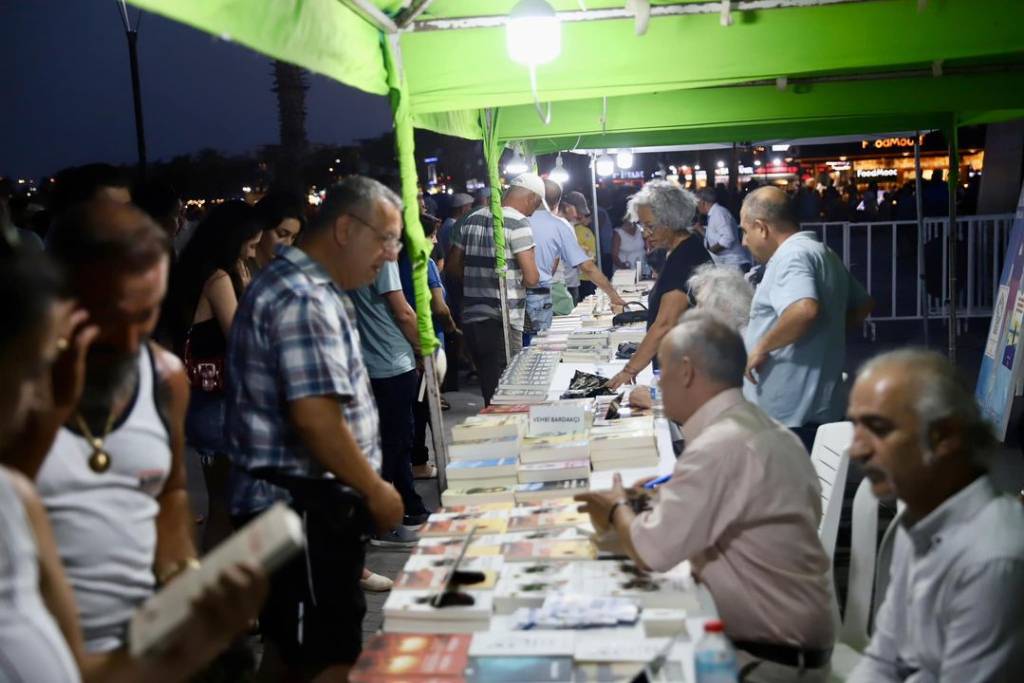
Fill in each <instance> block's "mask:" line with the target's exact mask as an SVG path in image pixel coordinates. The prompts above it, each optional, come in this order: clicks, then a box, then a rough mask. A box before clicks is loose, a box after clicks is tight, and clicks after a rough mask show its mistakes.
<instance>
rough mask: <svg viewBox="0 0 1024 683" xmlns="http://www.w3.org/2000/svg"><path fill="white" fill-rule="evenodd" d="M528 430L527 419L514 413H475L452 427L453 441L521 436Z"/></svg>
mask: <svg viewBox="0 0 1024 683" xmlns="http://www.w3.org/2000/svg"><path fill="white" fill-rule="evenodd" d="M525 430H526V421H525V419H524V418H523V416H522V415H520V414H516V413H512V414H505V415H494V414H489V415H473V416H471V417H467V418H466V419H465V420H463V421H462V423H461V424H457V425H455V426H454V427H452V441H453V442H455V443H459V442H462V441H479V440H481V439H495V438H502V437H507V436H521V435H522V434H523V433H524V432H525Z"/></svg>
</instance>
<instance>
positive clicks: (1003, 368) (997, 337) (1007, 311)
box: [974, 187, 1024, 441]
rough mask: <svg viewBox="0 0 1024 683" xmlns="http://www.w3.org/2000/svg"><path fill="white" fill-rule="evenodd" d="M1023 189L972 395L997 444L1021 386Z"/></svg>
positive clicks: (1023, 342)
mask: <svg viewBox="0 0 1024 683" xmlns="http://www.w3.org/2000/svg"><path fill="white" fill-rule="evenodd" d="M1022 278H1024V187H1021V193H1020V198H1019V199H1018V200H1017V214H1016V216H1014V220H1013V227H1012V228H1011V229H1010V241H1009V244H1008V245H1007V247H1006V256H1005V258H1004V260H1003V272H1002V275H1001V276H1000V278H999V289H998V290H997V291H996V301H995V306H994V307H993V309H992V322H991V323H990V326H989V330H988V340H987V342H986V344H985V355H984V356H982V358H981V371H980V372H979V373H978V386H977V388H976V389H975V391H974V395H975V397H976V398H977V399H978V403H979V404H980V405H981V410H982V413H983V414H984V415H985V417H986V418H987V419H988V420H989V421H990V422H991V423H992V425H993V427H994V428H995V433H996V436H997V437H998V438H999V440H1000V441H1002V440H1004V439H1005V438H1006V427H1007V423H1008V422H1009V420H1010V408H1011V407H1012V406H1013V397H1014V394H1015V393H1016V391H1015V389H1016V387H1018V386H1019V385H1020V383H1021V374H1022V371H1024V364H1022V363H1021V362H1020V361H1021V359H1020V356H1021V354H1022V353H1024V334H1022V332H1024V330H1022V329H1021V327H1022V325H1024V283H1022V281H1021V280H1022Z"/></svg>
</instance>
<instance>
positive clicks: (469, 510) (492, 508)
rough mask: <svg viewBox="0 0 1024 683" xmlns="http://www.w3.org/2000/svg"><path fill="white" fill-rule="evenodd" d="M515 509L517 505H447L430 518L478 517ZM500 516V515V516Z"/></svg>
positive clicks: (506, 503) (507, 503)
mask: <svg viewBox="0 0 1024 683" xmlns="http://www.w3.org/2000/svg"><path fill="white" fill-rule="evenodd" d="M514 507H515V503H509V502H504V503H481V504H480V505H446V506H445V507H443V508H440V509H438V510H437V511H435V512H434V514H432V515H431V516H430V518H431V519H435V516H434V515H439V516H438V517H436V519H447V517H440V515H449V514H453V515H454V514H457V515H478V514H483V513H487V512H501V511H503V510H511V509H512V508H514ZM498 516H500V515H498Z"/></svg>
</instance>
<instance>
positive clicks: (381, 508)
mask: <svg viewBox="0 0 1024 683" xmlns="http://www.w3.org/2000/svg"><path fill="white" fill-rule="evenodd" d="M366 507H367V508H368V509H369V511H370V515H371V516H372V517H373V521H374V522H375V523H376V524H377V530H378V531H380V532H381V533H384V532H387V531H391V530H392V529H394V528H395V527H397V526H398V525H399V524H401V523H402V515H403V514H405V505H404V504H403V503H402V496H400V495H399V494H398V491H397V490H395V487H394V486H392V485H391V484H389V483H387V482H386V481H384V480H383V479H382V480H381V482H380V486H378V487H377V488H376V489H374V491H373V493H372V494H371V495H368V496H366Z"/></svg>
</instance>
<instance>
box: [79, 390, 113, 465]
mask: <svg viewBox="0 0 1024 683" xmlns="http://www.w3.org/2000/svg"><path fill="white" fill-rule="evenodd" d="M75 419H76V420H77V421H78V428H79V429H80V430H81V432H82V434H83V435H84V436H85V440H86V441H88V442H89V445H90V446H92V455H90V456H89V469H91V470H92V471H93V472H95V473H96V474H103V473H104V472H106V471H107V470H109V469H110V454H109V453H107V451H106V450H105V449H104V441H106V439H107V437H108V436H110V430H111V429H112V428H113V426H114V408H113V406H111V409H110V416H109V417H107V426H106V427H105V428H104V430H103V436H100V437H97V436H94V435H93V433H92V430H91V429H89V425H88V424H86V422H85V419H84V418H83V417H82V414H81V413H77V414H75Z"/></svg>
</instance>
